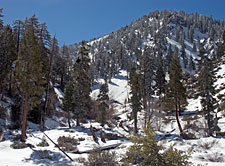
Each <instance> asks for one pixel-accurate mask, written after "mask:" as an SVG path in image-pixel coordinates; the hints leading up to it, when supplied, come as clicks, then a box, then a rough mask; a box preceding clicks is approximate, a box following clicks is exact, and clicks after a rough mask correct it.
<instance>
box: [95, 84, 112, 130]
mask: <svg viewBox="0 0 225 166" xmlns="http://www.w3.org/2000/svg"><path fill="white" fill-rule="evenodd" d="M108 92H109V89H108V84H107V81H105V83H104V84H102V85H101V87H100V92H99V95H98V99H97V100H98V101H99V105H98V112H99V113H98V121H99V122H100V123H101V126H104V125H105V124H106V114H107V109H109V104H108V103H109V95H108Z"/></svg>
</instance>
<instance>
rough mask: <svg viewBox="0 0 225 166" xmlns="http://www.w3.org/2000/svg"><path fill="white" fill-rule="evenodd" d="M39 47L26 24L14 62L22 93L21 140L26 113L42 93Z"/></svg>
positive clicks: (22, 139) (31, 28) (32, 29)
mask: <svg viewBox="0 0 225 166" xmlns="http://www.w3.org/2000/svg"><path fill="white" fill-rule="evenodd" d="M40 49H41V48H40V43H39V42H38V38H37V36H35V34H34V28H33V27H32V26H31V25H28V26H27V27H26V31H25V33H24V34H23V38H22V43H21V47H20V51H19V56H18V60H17V63H16V75H17V78H18V84H19V87H20V89H21V91H22V92H23V95H24V104H23V114H22V122H21V123H22V124H21V130H22V133H21V141H25V140H26V123H27V113H28V111H29V110H30V109H31V108H30V106H31V107H32V106H36V105H38V104H40V95H41V94H42V93H43V87H42V84H43V83H44V74H43V73H42V66H43V64H42V61H41V56H40Z"/></svg>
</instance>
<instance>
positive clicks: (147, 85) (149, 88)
mask: <svg viewBox="0 0 225 166" xmlns="http://www.w3.org/2000/svg"><path fill="white" fill-rule="evenodd" d="M140 68H141V80H142V82H141V84H142V85H141V86H142V98H143V109H144V112H145V124H146V123H147V121H150V106H151V104H152V98H153V97H152V96H153V95H154V94H155V77H156V73H155V72H156V64H155V55H154V50H153V49H151V48H145V50H144V52H143V55H142V56H141V65H140ZM147 119H148V120H147Z"/></svg>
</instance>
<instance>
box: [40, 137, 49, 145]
mask: <svg viewBox="0 0 225 166" xmlns="http://www.w3.org/2000/svg"><path fill="white" fill-rule="evenodd" d="M37 146H39V147H46V146H49V144H48V142H47V141H46V139H45V138H43V139H42V141H41V142H40V143H39V144H37Z"/></svg>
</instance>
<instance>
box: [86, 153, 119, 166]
mask: <svg viewBox="0 0 225 166" xmlns="http://www.w3.org/2000/svg"><path fill="white" fill-rule="evenodd" d="M116 158H117V157H116V153H115V152H109V151H101V149H96V150H95V151H94V152H91V153H90V154H89V155H88V159H87V161H86V162H85V163H84V165H85V166H119V163H118V161H116Z"/></svg>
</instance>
